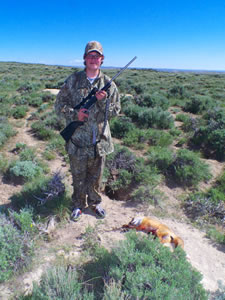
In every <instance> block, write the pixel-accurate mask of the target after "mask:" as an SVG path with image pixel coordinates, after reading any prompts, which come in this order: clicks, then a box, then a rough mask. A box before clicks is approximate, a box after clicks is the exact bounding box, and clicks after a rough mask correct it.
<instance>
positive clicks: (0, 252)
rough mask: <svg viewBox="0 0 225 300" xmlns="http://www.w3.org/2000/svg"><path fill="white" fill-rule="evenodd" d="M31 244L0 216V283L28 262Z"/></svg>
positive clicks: (26, 237) (28, 239) (25, 236)
mask: <svg viewBox="0 0 225 300" xmlns="http://www.w3.org/2000/svg"><path fill="white" fill-rule="evenodd" d="M32 249H33V243H32V240H31V239H30V237H29V235H27V234H26V233H22V232H21V231H20V230H18V229H17V228H16V227H15V226H14V224H13V223H12V222H11V221H10V220H9V219H7V217H6V216H5V215H4V214H0V282H3V281H5V280H7V279H9V278H10V277H11V276H12V275H13V273H14V272H17V271H21V269H22V268H23V267H25V266H27V265H28V264H29V262H30V259H31V255H32Z"/></svg>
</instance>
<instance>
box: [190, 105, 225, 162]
mask: <svg viewBox="0 0 225 300" xmlns="http://www.w3.org/2000/svg"><path fill="white" fill-rule="evenodd" d="M190 143H191V144H192V145H197V146H199V147H200V148H201V149H202V150H203V151H204V153H205V155H206V156H208V157H215V158H216V159H218V160H224V158H225V151H224V149H225V110H224V109H218V108H215V109H213V110H210V111H209V112H207V113H206V114H205V115H204V116H203V123H202V124H201V126H199V127H198V128H196V129H195V132H194V134H193V136H192V138H191V139H190Z"/></svg>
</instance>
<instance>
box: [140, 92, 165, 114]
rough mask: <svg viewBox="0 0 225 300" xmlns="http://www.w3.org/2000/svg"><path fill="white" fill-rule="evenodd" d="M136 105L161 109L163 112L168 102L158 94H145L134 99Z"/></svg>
mask: <svg viewBox="0 0 225 300" xmlns="http://www.w3.org/2000/svg"><path fill="white" fill-rule="evenodd" d="M136 103H137V104H138V105H140V106H145V107H152V108H153V107H161V108H162V109H163V110H167V109H168V108H169V100H168V99H167V98H166V97H165V96H163V95H162V94H160V93H158V92H154V93H153V94H147V93H145V94H143V95H141V96H140V97H139V98H137V99H136Z"/></svg>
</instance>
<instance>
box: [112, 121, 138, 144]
mask: <svg viewBox="0 0 225 300" xmlns="http://www.w3.org/2000/svg"><path fill="white" fill-rule="evenodd" d="M110 129H111V132H112V136H113V137H115V138H118V139H121V138H123V137H124V136H125V135H127V134H128V133H129V132H130V131H133V130H134V129H135V125H134V124H133V123H132V121H131V119H130V118H128V117H118V118H113V119H112V120H111V121H110Z"/></svg>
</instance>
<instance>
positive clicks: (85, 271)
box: [0, 63, 225, 300]
mask: <svg viewBox="0 0 225 300" xmlns="http://www.w3.org/2000/svg"><path fill="white" fill-rule="evenodd" d="M0 66H1V68H0V105H1V111H0V148H1V154H0V174H1V177H2V180H3V181H4V182H7V183H8V184H21V185H22V187H21V191H20V192H18V193H16V194H14V195H13V196H12V197H11V199H10V200H11V208H10V209H6V207H2V211H4V212H5V213H4V214H3V213H2V212H1V221H0V222H1V226H0V281H5V280H8V279H10V277H11V276H13V274H17V273H20V272H22V271H23V269H24V268H25V267H27V266H28V265H29V263H30V261H31V258H32V255H33V250H34V243H33V239H34V237H35V238H37V228H36V227H35V225H34V224H35V222H39V221H40V222H41V221H42V220H44V219H45V218H48V217H49V216H52V215H54V216H56V217H57V220H65V219H67V218H68V216H69V213H70V209H71V208H72V207H71V206H72V203H71V197H70V196H69V194H68V193H67V187H65V186H64V185H63V184H62V178H61V177H60V175H59V174H58V175H57V174H53V175H52V176H47V174H48V173H49V168H48V167H47V163H48V162H47V161H48V160H53V159H55V158H56V157H57V156H58V155H60V156H61V157H62V159H63V160H64V161H65V163H67V162H68V158H67V155H66V151H65V147H64V146H65V143H64V140H63V139H62V138H61V136H60V135H59V131H60V130H61V129H62V128H63V127H64V124H63V123H61V121H59V120H58V119H57V117H56V115H55V113H54V111H53V104H54V102H55V95H52V94H50V93H49V91H46V90H45V89H51V88H53V89H54V88H57V89H59V88H60V87H61V86H62V84H63V82H64V80H65V79H66V78H67V76H68V75H70V74H71V73H72V72H77V71H78V69H75V68H70V67H59V66H47V65H34V64H20V63H0ZM104 72H105V73H106V74H107V75H109V76H111V77H112V75H114V74H115V73H116V72H117V70H115V69H114V70H113V69H109V70H107V69H104ZM224 79H225V75H224V74H195V73H166V72H157V71H154V70H148V69H144V70H141V69H140V70H137V69H128V70H126V72H124V73H123V74H122V75H121V76H120V77H118V78H117V80H116V83H117V85H118V88H119V92H120V93H121V103H122V110H121V115H120V116H119V117H117V118H114V119H112V120H111V121H110V126H111V129H112V136H113V137H114V138H117V139H119V140H120V141H119V144H121V146H118V145H115V152H114V153H112V154H110V155H109V156H108V157H107V161H106V168H105V172H104V191H105V193H106V194H107V195H108V196H110V197H112V198H113V199H118V200H120V199H121V200H122V199H125V200H130V201H132V202H134V201H135V203H136V204H139V203H141V204H144V205H146V204H152V205H154V206H157V205H159V204H160V202H161V201H166V200H165V197H164V196H163V194H162V192H160V190H159V187H158V186H159V184H160V183H165V184H171V182H172V183H173V184H176V185H179V187H181V188H184V189H185V190H186V197H185V199H184V200H183V202H182V207H183V209H184V211H185V213H186V214H187V216H188V217H189V218H190V219H191V220H192V221H194V222H195V223H196V224H200V225H201V226H202V225H204V228H207V236H208V237H209V238H211V239H212V240H213V241H216V242H217V243H221V244H224V241H225V235H224V229H223V227H224V216H225V211H224V203H225V199H224V195H225V190H224V186H225V181H224V178H225V176H224V173H223V174H222V175H221V176H220V177H219V178H217V179H216V181H215V184H214V185H213V186H212V187H211V188H210V189H209V190H207V191H200V190H199V184H200V183H201V182H204V181H207V180H209V179H210V178H211V175H210V172H209V168H208V165H207V163H205V162H203V160H202V159H201V158H202V157H204V158H205V159H216V160H218V161H220V162H221V163H222V162H224V159H225V150H224V149H225V104H224V99H225V92H224V91H225V80H224ZM25 120H26V121H25ZM174 120H175V121H179V122H182V124H181V126H180V124H179V127H176V123H175V122H174ZM25 122H26V123H25ZM19 123H20V124H26V126H27V129H28V130H29V131H30V133H31V134H32V135H33V136H34V138H36V139H37V140H39V142H40V140H41V141H44V142H45V144H44V143H43V142H42V144H44V146H43V149H33V148H31V147H28V146H26V145H25V144H22V143H19V144H16V145H15V144H13V137H14V136H15V135H16V134H17V132H18V131H19V128H18V127H19V126H20V125H19ZM7 143H9V145H10V149H8V150H9V152H10V155H8V154H9V153H4V151H5V148H6V147H7ZM174 145H175V146H176V147H180V148H179V150H177V148H175V147H174ZM127 147H129V148H130V149H128V148H127ZM137 150H138V151H137ZM197 153H199V154H197ZM139 154H140V155H139ZM12 156H13V158H12ZM53 199H54V200H53ZM94 236H95V238H93V237H94ZM85 244H86V249H85V250H88V249H91V251H90V252H89V255H91V252H92V254H93V257H92V260H91V261H89V262H88V263H86V265H84V266H82V267H81V269H79V268H78V269H76V271H74V270H70V269H69V270H68V269H67V268H66V267H65V266H57V267H54V268H51V269H49V270H48V271H47V272H46V273H45V274H43V276H42V280H41V282H40V285H37V284H35V285H34V291H33V294H32V295H30V296H26V297H25V296H24V298H23V299H40V298H41V299H57V297H64V298H65V299H66V297H67V298H68V299H71V298H74V299H75V298H77V299H78V298H80V299H104V300H106V299H116V300H117V299H129V298H130V299H137V297H139V298H140V299H145V298H150V299H164V298H167V299H173V298H176V299H206V294H205V291H204V290H203V289H202V287H201V285H200V283H199V282H200V275H199V274H198V273H197V272H196V271H194V270H193V269H192V268H191V266H190V265H189V264H188V262H187V261H186V259H185V256H184V253H183V252H182V251H181V250H180V249H177V250H176V251H175V252H174V253H170V252H169V251H168V249H165V248H163V247H161V245H159V244H158V241H152V239H151V238H150V239H149V238H148V239H147V238H146V239H145V238H143V239H142V238H141V237H139V235H131V236H128V238H127V240H126V241H125V242H124V243H121V245H120V246H118V247H117V248H115V249H113V250H112V251H111V252H108V251H107V250H106V249H103V248H101V244H100V243H99V240H98V239H97V235H96V231H95V230H94V229H93V228H90V227H88V228H87V229H86V233H85ZM140 257H142V259H140ZM168 257H169V260H168ZM166 258H167V259H166ZM168 261H169V262H170V263H169V264H168ZM171 262H173V263H171ZM146 266H147V268H146ZM175 270H177V271H176V272H175ZM146 278H147V279H146ZM86 283H87V284H86ZM89 283H90V284H89ZM92 286H96V289H92ZM165 293H166V294H165ZM52 295H54V296H52ZM218 295H219V294H218ZM221 295H222V292H221ZM54 297H55V298H54ZM21 299H22V298H21ZM218 299H219V296H218Z"/></svg>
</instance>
